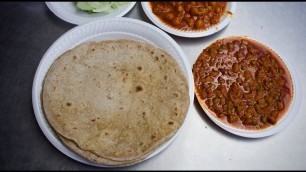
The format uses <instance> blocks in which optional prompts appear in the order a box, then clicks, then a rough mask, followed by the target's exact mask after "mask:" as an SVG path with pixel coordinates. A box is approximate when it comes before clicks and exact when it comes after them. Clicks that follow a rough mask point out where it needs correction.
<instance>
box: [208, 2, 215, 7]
mask: <svg viewBox="0 0 306 172" xmlns="http://www.w3.org/2000/svg"><path fill="white" fill-rule="evenodd" d="M208 4H209V5H210V6H212V7H215V6H216V5H217V2H209V3H208Z"/></svg>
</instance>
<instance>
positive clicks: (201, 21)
mask: <svg viewBox="0 0 306 172" xmlns="http://www.w3.org/2000/svg"><path fill="white" fill-rule="evenodd" d="M203 26H204V22H203V20H201V19H197V20H196V21H195V27H196V29H200V28H202V27H203Z"/></svg>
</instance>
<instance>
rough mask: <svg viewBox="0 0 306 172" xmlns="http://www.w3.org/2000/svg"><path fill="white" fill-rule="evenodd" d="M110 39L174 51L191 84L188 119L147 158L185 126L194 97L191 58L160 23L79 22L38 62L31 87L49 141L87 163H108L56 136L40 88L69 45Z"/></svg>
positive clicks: (73, 45) (36, 111)
mask: <svg viewBox="0 0 306 172" xmlns="http://www.w3.org/2000/svg"><path fill="white" fill-rule="evenodd" d="M109 39H134V40H141V41H146V42H148V43H151V44H153V45H155V46H157V47H160V48H162V49H164V50H166V51H167V52H168V53H169V54H171V55H172V56H173V57H174V58H175V59H176V61H177V62H178V64H179V65H180V67H181V69H182V71H183V73H184V74H185V75H186V78H187V81H188V87H189V96H190V105H189V108H188V113H187V116H186V119H185V121H184V123H183V125H182V126H181V128H180V129H179V130H178V132H177V133H176V134H175V135H174V136H173V137H172V138H171V139H170V140H169V141H168V142H166V143H165V144H163V145H161V146H160V147H159V148H158V149H156V150H155V151H154V152H153V153H152V154H150V155H149V156H148V157H147V158H146V159H149V158H151V157H153V156H154V155H156V154H158V153H159V152H161V151H162V150H163V149H165V148H166V147H167V146H169V145H170V143H171V142H173V140H174V139H175V137H176V136H177V135H178V133H179V132H180V131H181V130H182V129H183V127H184V125H185V123H186V120H187V119H188V116H189V115H188V114H189V113H190V108H191V106H192V104H193V100H194V84H193V75H192V72H191V68H190V65H189V62H188V60H187V58H186V56H185V54H184V52H183V51H182V49H181V48H180V46H179V45H178V44H177V43H176V42H175V41H174V40H173V39H172V38H171V37H170V36H169V35H167V34H166V33H165V32H163V31H162V30H160V29H158V28H157V27H155V26H153V25H150V24H148V23H146V22H142V21H140V20H135V19H130V18H122V17H119V18H113V19H102V20H97V21H94V22H90V23H87V24H84V25H80V26H77V27H75V28H73V29H71V30H69V31H67V32H66V33H65V34H64V35H62V36H61V37H60V38H58V39H57V40H56V41H55V42H54V43H53V44H52V45H51V47H50V48H49V49H48V50H47V52H46V53H45V54H44V56H43V58H42V60H41V61H40V63H39V66H38V68H37V70H36V73H35V78H34V82H33V88H32V103H33V109H34V113H35V117H36V120H37V122H38V124H39V126H40V128H41V130H42V131H43V133H44V134H45V136H46V137H47V138H48V139H49V141H50V142H51V143H52V144H53V145H54V146H55V147H56V148H57V149H58V150H60V151H61V152H62V153H64V154H65V155H67V156H69V157H71V158H73V159H75V160H77V161H80V162H82V163H85V164H89V165H93V166H99V167H107V166H106V165H103V164H96V163H92V162H90V161H88V160H86V159H84V158H82V157H81V156H79V155H77V154H76V153H74V152H73V151H71V150H70V149H68V148H67V147H66V146H65V145H64V144H63V143H62V142H61V141H60V139H59V138H58V137H57V136H56V134H55V133H54V131H53V129H52V127H51V126H50V125H49V123H48V121H47V119H46V118H45V115H44V114H43V111H42V106H41V97H40V95H41V90H42V84H43V80H44V77H45V75H46V73H47V71H48V69H49V68H50V66H51V65H52V63H53V62H54V60H55V59H57V58H58V57H59V56H60V55H61V54H63V53H64V52H66V51H67V50H69V49H72V48H74V47H75V46H77V45H79V44H81V43H83V42H86V41H99V40H109Z"/></svg>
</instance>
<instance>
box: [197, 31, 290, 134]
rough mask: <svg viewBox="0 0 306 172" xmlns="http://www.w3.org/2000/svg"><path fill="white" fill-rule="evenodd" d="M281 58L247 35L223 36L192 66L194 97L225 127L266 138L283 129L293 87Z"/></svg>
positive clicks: (209, 114)
mask: <svg viewBox="0 0 306 172" xmlns="http://www.w3.org/2000/svg"><path fill="white" fill-rule="evenodd" d="M289 66H290V65H289V64H288V63H287V62H286V61H285V59H284V58H283V57H281V56H279V55H278V54H277V53H276V52H275V51H273V50H272V49H271V48H269V47H268V46H267V45H265V44H263V43H261V42H259V41H256V40H254V39H251V38H247V37H238V36H233V37H227V38H223V39H219V40H217V41H216V42H214V43H212V44H211V45H209V46H208V47H207V48H205V49H203V51H202V52H201V54H200V55H199V57H198V58H197V60H196V62H195V63H194V65H193V69H192V72H193V75H194V84H195V94H196V97H197V99H198V102H199V104H200V105H201V107H202V108H203V110H204V111H205V113H206V114H207V115H208V116H209V118H210V119H212V120H213V121H214V122H215V123H216V124H217V125H219V126H220V127H222V128H223V129H225V130H227V131H229V132H231V133H233V134H236V135H240V136H244V137H253V138H256V137H265V136H269V135H272V134H275V133H277V132H279V131H280V130H282V129H283V128H285V127H286V126H287V125H288V123H289V121H291V120H292V119H293V117H294V115H295V114H292V113H289V112H290V110H291V108H292V104H293V100H294V96H295V89H294V88H295V85H294V82H293V78H292V76H293V75H292V73H293V72H292V71H291V68H289Z"/></svg>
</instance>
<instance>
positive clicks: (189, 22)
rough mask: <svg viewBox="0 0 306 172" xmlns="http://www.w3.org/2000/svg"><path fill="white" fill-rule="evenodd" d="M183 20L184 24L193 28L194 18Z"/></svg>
mask: <svg viewBox="0 0 306 172" xmlns="http://www.w3.org/2000/svg"><path fill="white" fill-rule="evenodd" d="M184 20H185V21H186V23H187V25H188V26H189V27H193V26H194V18H193V17H184Z"/></svg>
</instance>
